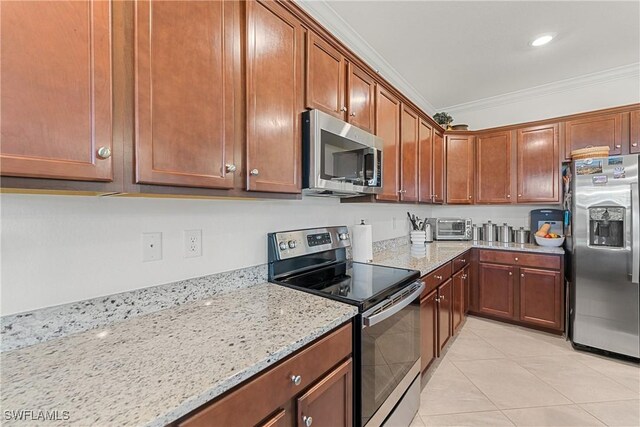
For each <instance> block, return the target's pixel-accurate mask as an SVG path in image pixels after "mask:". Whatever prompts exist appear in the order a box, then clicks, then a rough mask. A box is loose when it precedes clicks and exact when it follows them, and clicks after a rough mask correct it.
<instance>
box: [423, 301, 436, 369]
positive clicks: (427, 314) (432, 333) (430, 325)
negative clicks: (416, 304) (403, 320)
mask: <svg viewBox="0 0 640 427" xmlns="http://www.w3.org/2000/svg"><path fill="white" fill-rule="evenodd" d="M437 298H438V291H437V290H435V291H432V292H431V293H429V294H428V295H427V296H425V297H424V298H422V299H420V333H421V334H422V343H421V349H422V350H421V351H420V362H421V363H420V365H421V366H420V370H421V371H422V372H424V371H425V369H427V368H428V367H429V366H430V365H431V363H432V362H433V361H434V360H436V358H437V357H438V344H437V342H438V327H437V326H438V301H437Z"/></svg>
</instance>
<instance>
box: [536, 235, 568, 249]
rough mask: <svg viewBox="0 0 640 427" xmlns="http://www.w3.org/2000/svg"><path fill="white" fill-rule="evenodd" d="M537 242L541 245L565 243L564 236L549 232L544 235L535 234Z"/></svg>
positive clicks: (556, 245) (560, 244) (552, 245)
mask: <svg viewBox="0 0 640 427" xmlns="http://www.w3.org/2000/svg"><path fill="white" fill-rule="evenodd" d="M535 238H536V243H537V244H538V245H540V246H549V247H558V246H562V244H563V243H564V236H561V235H559V234H555V233H548V234H545V235H544V236H538V235H537V234H536V235H535Z"/></svg>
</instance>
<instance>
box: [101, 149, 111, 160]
mask: <svg viewBox="0 0 640 427" xmlns="http://www.w3.org/2000/svg"><path fill="white" fill-rule="evenodd" d="M98 157H100V158H101V159H108V158H109V157H111V148H109V147H100V148H98Z"/></svg>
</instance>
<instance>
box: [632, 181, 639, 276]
mask: <svg viewBox="0 0 640 427" xmlns="http://www.w3.org/2000/svg"><path fill="white" fill-rule="evenodd" d="M638 200H639V197H638V183H633V184H631V236H632V237H631V245H632V246H631V282H632V283H636V284H637V283H640V280H639V279H640V202H639V201H638Z"/></svg>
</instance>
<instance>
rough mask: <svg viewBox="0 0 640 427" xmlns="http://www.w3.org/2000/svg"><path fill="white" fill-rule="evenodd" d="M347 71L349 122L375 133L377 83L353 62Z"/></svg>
mask: <svg viewBox="0 0 640 427" xmlns="http://www.w3.org/2000/svg"><path fill="white" fill-rule="evenodd" d="M347 69H348V72H347V75H348V77H349V78H348V80H347V81H348V90H349V91H348V97H347V114H348V116H347V121H348V122H349V123H351V124H352V125H355V126H357V127H359V128H360V129H364V130H366V131H367V132H373V131H374V129H375V126H374V124H375V122H374V120H375V95H376V84H375V81H374V80H373V77H371V76H370V75H369V74H367V73H366V72H364V71H363V70H362V69H361V68H360V67H358V66H357V65H355V64H354V63H352V62H350V63H349V64H348V66H347Z"/></svg>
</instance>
